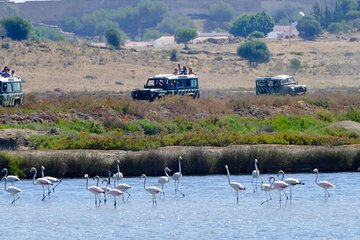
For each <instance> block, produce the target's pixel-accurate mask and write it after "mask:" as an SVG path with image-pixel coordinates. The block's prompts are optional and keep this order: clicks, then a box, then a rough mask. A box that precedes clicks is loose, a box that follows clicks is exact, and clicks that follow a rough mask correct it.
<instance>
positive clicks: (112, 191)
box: [103, 174, 124, 207]
mask: <svg viewBox="0 0 360 240" xmlns="http://www.w3.org/2000/svg"><path fill="white" fill-rule="evenodd" d="M113 178H114V188H108V184H109V182H108V180H107V179H104V180H103V182H104V181H105V182H106V188H105V192H107V194H109V195H111V196H113V197H114V207H116V204H117V203H116V198H117V197H118V196H121V195H123V194H124V192H123V191H120V190H119V189H116V188H115V185H116V183H115V182H116V180H115V179H116V174H114V175H113Z"/></svg>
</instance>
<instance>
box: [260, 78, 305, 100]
mask: <svg viewBox="0 0 360 240" xmlns="http://www.w3.org/2000/svg"><path fill="white" fill-rule="evenodd" d="M255 82H256V95H259V94H276V95H287V94H289V95H291V96H295V95H300V94H305V93H306V92H307V87H306V85H299V84H298V83H297V82H295V80H294V78H293V77H292V76H289V75H279V76H275V77H257V78H256V80H255Z"/></svg>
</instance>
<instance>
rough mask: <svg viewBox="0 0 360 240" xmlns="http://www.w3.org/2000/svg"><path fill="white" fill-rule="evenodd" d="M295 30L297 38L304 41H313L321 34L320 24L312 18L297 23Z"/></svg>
mask: <svg viewBox="0 0 360 240" xmlns="http://www.w3.org/2000/svg"><path fill="white" fill-rule="evenodd" d="M296 29H297V30H298V31H299V36H300V37H302V38H304V39H315V38H316V37H317V36H319V35H320V33H321V26H320V23H319V22H318V21H316V20H315V19H314V18H313V17H307V16H305V17H302V18H301V19H300V20H299V21H298V24H297V25H296Z"/></svg>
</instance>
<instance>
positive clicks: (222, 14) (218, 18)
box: [208, 1, 235, 22]
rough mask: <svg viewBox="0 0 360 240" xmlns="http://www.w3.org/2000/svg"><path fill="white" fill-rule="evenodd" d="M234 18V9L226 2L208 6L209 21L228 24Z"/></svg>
mask: <svg viewBox="0 0 360 240" xmlns="http://www.w3.org/2000/svg"><path fill="white" fill-rule="evenodd" d="M234 16H235V10H234V7H233V6H232V5H231V4H229V3H226V2H223V1H219V2H215V3H213V4H211V5H210V7H209V16H208V17H209V19H210V20H211V21H215V22H229V21H231V20H232V19H233V17H234Z"/></svg>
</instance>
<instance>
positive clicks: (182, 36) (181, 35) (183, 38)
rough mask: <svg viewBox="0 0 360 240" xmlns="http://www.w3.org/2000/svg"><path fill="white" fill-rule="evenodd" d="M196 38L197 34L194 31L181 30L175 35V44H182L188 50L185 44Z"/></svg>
mask: <svg viewBox="0 0 360 240" xmlns="http://www.w3.org/2000/svg"><path fill="white" fill-rule="evenodd" d="M196 37H197V32H196V30H195V29H189V28H181V29H178V30H177V31H176V33H175V40H176V43H184V44H185V48H188V47H187V44H188V43H189V42H190V41H191V40H192V39H195V38H196Z"/></svg>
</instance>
